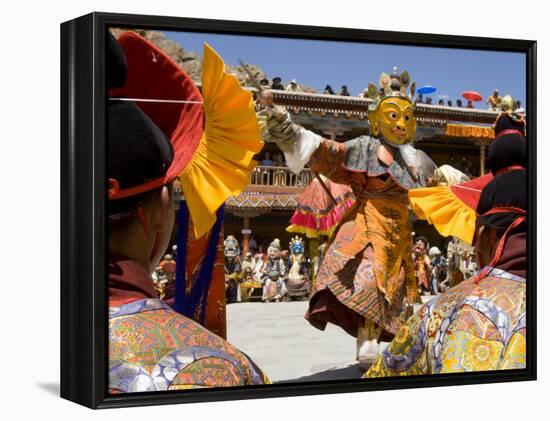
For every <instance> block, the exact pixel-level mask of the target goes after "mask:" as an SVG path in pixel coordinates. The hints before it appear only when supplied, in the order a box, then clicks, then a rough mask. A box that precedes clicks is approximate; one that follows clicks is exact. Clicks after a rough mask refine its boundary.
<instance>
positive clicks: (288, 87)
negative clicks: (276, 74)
mask: <svg viewBox="0 0 550 421" xmlns="http://www.w3.org/2000/svg"><path fill="white" fill-rule="evenodd" d="M299 90H300V88H299V87H298V82H297V81H296V79H292V80H291V81H290V83H289V84H288V85H286V89H285V91H287V92H298V91H299Z"/></svg>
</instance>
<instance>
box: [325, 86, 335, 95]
mask: <svg viewBox="0 0 550 421" xmlns="http://www.w3.org/2000/svg"><path fill="white" fill-rule="evenodd" d="M323 93H324V94H325V95H334V90H333V89H332V87H331V86H330V85H327V86H325V91H324V92H323Z"/></svg>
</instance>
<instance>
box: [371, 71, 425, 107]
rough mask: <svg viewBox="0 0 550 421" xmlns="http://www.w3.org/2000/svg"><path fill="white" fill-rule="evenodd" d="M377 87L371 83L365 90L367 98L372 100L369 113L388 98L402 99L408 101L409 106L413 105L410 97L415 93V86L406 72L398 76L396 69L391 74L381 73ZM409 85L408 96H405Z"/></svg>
mask: <svg viewBox="0 0 550 421" xmlns="http://www.w3.org/2000/svg"><path fill="white" fill-rule="evenodd" d="M379 85H380V87H379V88H378V87H377V86H376V85H375V84H374V83H372V82H371V83H369V86H368V88H367V97H368V98H370V99H372V102H371V103H370V105H369V111H376V110H377V109H378V106H379V105H380V103H381V102H382V101H383V100H384V99H386V98H389V97H394V98H403V99H406V100H408V101H409V102H410V103H411V104H412V103H413V101H412V97H413V96H414V94H415V92H416V84H415V82H413V83H412V84H411V77H410V76H409V73H408V72H407V71H406V70H404V71H403V72H401V74H399V73H398V72H397V67H394V68H393V71H392V73H391V74H387V73H385V72H383V73H382V74H381V75H380V80H379ZM409 85H410V90H409V94H407V90H408V88H409Z"/></svg>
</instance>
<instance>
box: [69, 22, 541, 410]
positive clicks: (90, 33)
mask: <svg viewBox="0 0 550 421" xmlns="http://www.w3.org/2000/svg"><path fill="white" fill-rule="evenodd" d="M113 26H114V27H131V28H144V29H145V28H147V29H153V28H154V29H158V30H183V31H194V32H215V33H221V34H238V35H256V36H276V37H286V38H301V39H316V40H332V41H354V42H376V43H382V44H400V45H414V46H430V47H446V48H466V49H476V50H492V51H512V52H521V53H525V54H526V66H527V67H526V75H527V78H526V80H527V86H526V92H527V101H526V102H527V107H528V110H529V115H528V117H529V118H528V121H527V123H528V128H527V131H528V135H529V146H528V156H529V171H528V193H529V209H528V212H529V220H528V224H529V231H528V241H529V252H528V275H527V279H528V280H529V281H528V284H527V297H528V304H527V330H528V337H527V366H526V369H524V370H505V371H492V372H477V373H469V374H440V375H433V376H412V377H402V378H386V379H372V380H368V381H361V380H338V381H331V382H307V383H293V384H288V383H287V384H275V385H265V386H254V387H239V388H214V389H201V390H190V391H181V392H176V391H171V392H153V393H136V394H123V395H109V394H108V393H107V383H108V378H107V358H108V354H107V340H108V336H107V294H106V293H107V291H106V283H105V279H106V250H107V228H106V223H105V205H106V201H105V197H106V184H105V180H106V177H105V163H106V148H105V101H106V98H105V93H106V89H105V74H104V63H105V48H104V46H105V42H106V38H105V36H106V33H107V28H108V27H113ZM536 51H537V44H536V41H527V40H514V39H497V38H479V37H465V36H449V35H435V34H418V33H403V32H389V31H371V30H364V29H343V28H328V27H316V26H295V25H284V24H272V23H260V22H239V21H222V20H208V19H189V18H177V17H164V16H143V15H130V14H114V13H91V14H88V15H85V16H82V17H80V18H77V19H74V20H71V21H69V22H65V23H63V24H61V397H63V398H65V399H68V400H71V401H74V402H76V403H79V404H82V405H85V406H87V407H90V408H112V407H126V406H138V405H157V404H168V403H170V404H173V403H189V402H205V401H219V400H235V399H254V398H272V397H282V396H299V395H312V394H326V393H348V392H362V391H371V390H386V389H402V388H416V387H433V386H447V385H467V384H476V383H496V382H510V381H525V380H535V379H536V372H537V355H536V343H537V333H536V299H535V297H536V158H535V157H536V139H537V132H536V118H537V112H536V106H537V104H536V102H537V101H536Z"/></svg>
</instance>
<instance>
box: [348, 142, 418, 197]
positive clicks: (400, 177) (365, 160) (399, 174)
mask: <svg viewBox="0 0 550 421" xmlns="http://www.w3.org/2000/svg"><path fill="white" fill-rule="evenodd" d="M344 145H345V152H344V159H343V162H342V165H343V167H344V168H345V169H346V170H348V171H353V172H363V173H367V174H369V176H371V177H377V176H380V175H384V174H388V175H389V176H390V177H391V178H392V179H393V180H394V181H395V183H397V184H398V185H399V186H401V187H402V188H404V189H405V190H409V189H414V188H419V187H426V186H427V185H428V179H427V178H426V176H425V175H424V174H423V173H422V172H420V173H419V178H418V179H416V178H413V177H412V176H411V174H410V172H409V171H408V170H407V165H406V164H405V161H403V159H402V158H401V155H400V153H399V152H397V151H396V152H395V153H394V161H393V162H392V163H391V164H390V165H389V166H388V165H385V164H383V163H382V162H381V161H380V160H379V159H378V156H377V153H376V151H377V149H378V148H379V147H380V140H378V139H376V138H374V137H370V136H359V137H357V138H355V139H352V140H350V141H348V142H346V143H344ZM388 147H390V146H388Z"/></svg>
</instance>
